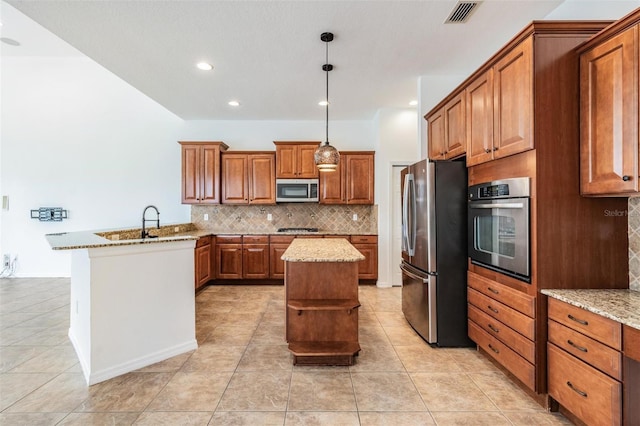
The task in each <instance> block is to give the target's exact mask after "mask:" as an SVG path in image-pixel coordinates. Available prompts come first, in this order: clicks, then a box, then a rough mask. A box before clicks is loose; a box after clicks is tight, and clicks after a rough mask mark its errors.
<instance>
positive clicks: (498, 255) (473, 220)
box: [468, 178, 531, 282]
mask: <svg viewBox="0 0 640 426" xmlns="http://www.w3.org/2000/svg"><path fill="white" fill-rule="evenodd" d="M529 196H530V183H529V178H513V179H504V180H498V181H493V182H486V183H481V184H478V185H474V186H471V187H470V188H469V225H468V230H469V257H470V258H471V262H472V263H474V264H477V265H480V266H483V267H485V268H489V269H493V270H495V271H498V272H501V273H503V274H506V275H509V276H512V277H514V278H517V279H519V280H522V281H525V282H531V273H530V266H529V264H530V261H529V250H530V249H529V247H530V242H529V232H530V230H529Z"/></svg>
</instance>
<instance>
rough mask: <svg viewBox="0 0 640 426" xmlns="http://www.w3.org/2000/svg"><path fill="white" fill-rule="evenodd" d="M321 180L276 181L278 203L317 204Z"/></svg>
mask: <svg viewBox="0 0 640 426" xmlns="http://www.w3.org/2000/svg"><path fill="white" fill-rule="evenodd" d="M318 182H319V179H276V202H278V203H317V202H318Z"/></svg>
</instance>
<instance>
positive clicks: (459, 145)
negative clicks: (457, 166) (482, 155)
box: [444, 92, 467, 158]
mask: <svg viewBox="0 0 640 426" xmlns="http://www.w3.org/2000/svg"><path fill="white" fill-rule="evenodd" d="M465 113H466V110H465V97H464V92H461V93H459V94H458V95H457V96H456V97H454V98H453V99H451V100H450V101H449V102H447V104H446V105H445V106H444V125H445V147H444V155H445V158H455V157H459V156H461V155H463V154H464V153H465V152H466V150H467V142H466V141H467V139H466V134H465V124H466V123H465Z"/></svg>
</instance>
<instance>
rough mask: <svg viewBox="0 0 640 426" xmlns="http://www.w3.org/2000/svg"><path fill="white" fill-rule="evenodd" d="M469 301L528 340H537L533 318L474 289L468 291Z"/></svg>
mask: <svg viewBox="0 0 640 426" xmlns="http://www.w3.org/2000/svg"><path fill="white" fill-rule="evenodd" d="M467 299H468V300H469V303H471V304H472V305H475V306H476V307H477V308H479V309H480V310H481V311H482V312H484V313H485V314H487V315H489V316H490V317H493V318H495V319H497V320H498V321H500V322H502V323H503V324H506V325H507V326H509V327H511V328H512V329H514V330H515V331H517V332H518V333H520V334H522V335H523V336H524V337H526V338H527V339H529V340H534V339H535V320H534V319H533V318H529V317H528V316H526V315H524V314H522V313H520V312H518V311H516V310H515V309H511V308H510V307H508V306H506V305H503V304H502V303H500V302H498V301H497V300H494V299H492V298H490V297H487V296H485V295H484V294H482V293H480V292H478V291H475V290H474V289H472V288H470V289H468V291H467Z"/></svg>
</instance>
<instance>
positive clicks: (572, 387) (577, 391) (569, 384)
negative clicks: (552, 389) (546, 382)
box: [567, 382, 587, 398]
mask: <svg viewBox="0 0 640 426" xmlns="http://www.w3.org/2000/svg"><path fill="white" fill-rule="evenodd" d="M567 386H569V387H570V388H571V390H572V391H574V392H575V393H577V394H578V395H580V396H582V397H584V398H586V397H587V393H586V392H583V391H581V390H580V389H578V388H576V387H575V386H573V384H572V383H571V382H567Z"/></svg>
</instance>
